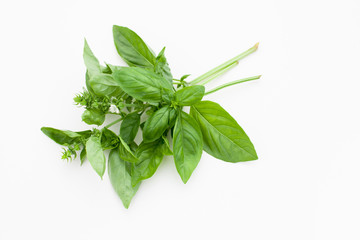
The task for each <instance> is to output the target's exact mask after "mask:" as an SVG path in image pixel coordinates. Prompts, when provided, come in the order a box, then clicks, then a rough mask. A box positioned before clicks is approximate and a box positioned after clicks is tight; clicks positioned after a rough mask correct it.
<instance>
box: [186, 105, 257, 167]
mask: <svg viewBox="0 0 360 240" xmlns="http://www.w3.org/2000/svg"><path fill="white" fill-rule="evenodd" d="M190 114H191V115H192V116H193V117H194V118H195V119H196V121H197V122H198V123H199V126H200V129H201V132H202V134H203V139H204V150H205V151H206V152H207V153H209V154H210V155H212V156H214V157H216V158H218V159H221V160H224V161H226V162H243V161H251V160H256V159H257V158H258V157H257V155H256V151H255V148H254V145H253V144H252V143H251V141H250V139H249V137H248V136H247V135H246V133H245V132H244V130H243V129H242V128H241V127H240V126H239V124H238V123H237V122H236V120H235V119H234V118H233V117H231V115H230V114H229V113H228V112H226V111H225V110H224V109H223V108H222V107H221V106H220V105H219V104H217V103H214V102H211V101H202V102H200V103H198V104H196V105H194V106H192V107H191V109H190Z"/></svg>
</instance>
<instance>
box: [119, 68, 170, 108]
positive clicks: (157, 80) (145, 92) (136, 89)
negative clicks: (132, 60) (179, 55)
mask: <svg viewBox="0 0 360 240" xmlns="http://www.w3.org/2000/svg"><path fill="white" fill-rule="evenodd" d="M113 76H114V79H115V80H116V81H117V82H118V83H119V85H120V87H121V89H122V90H123V91H125V92H126V93H127V94H129V95H130V96H132V97H134V98H136V99H137V100H140V101H144V102H149V103H152V104H157V103H159V102H161V100H162V95H163V93H164V92H170V93H171V94H172V92H173V87H172V85H171V84H170V83H169V82H168V81H167V80H166V79H165V78H163V77H161V76H159V75H157V74H156V73H154V72H152V71H150V70H147V69H143V68H135V67H128V68H122V69H121V70H116V71H115V72H114V73H113Z"/></svg>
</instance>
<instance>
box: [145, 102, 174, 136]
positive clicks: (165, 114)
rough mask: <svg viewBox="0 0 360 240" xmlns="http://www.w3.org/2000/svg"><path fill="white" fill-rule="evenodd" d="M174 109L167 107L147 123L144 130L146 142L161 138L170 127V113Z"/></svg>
mask: <svg viewBox="0 0 360 240" xmlns="http://www.w3.org/2000/svg"><path fill="white" fill-rule="evenodd" d="M171 111H172V108H171V107H170V106H169V105H166V106H164V107H162V108H160V109H159V110H157V111H156V112H154V113H153V114H152V115H151V116H150V117H149V119H148V120H147V121H146V122H145V126H144V129H143V139H144V142H152V141H155V140H156V139H158V138H160V137H161V135H162V134H163V133H164V132H165V130H166V129H167V128H168V127H169V119H170V112H171Z"/></svg>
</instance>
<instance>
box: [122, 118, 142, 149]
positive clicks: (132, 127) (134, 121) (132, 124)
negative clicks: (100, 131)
mask: <svg viewBox="0 0 360 240" xmlns="http://www.w3.org/2000/svg"><path fill="white" fill-rule="evenodd" d="M139 126H140V114H138V113H136V112H133V113H130V114H128V115H126V117H125V118H124V120H123V121H122V123H121V126H120V136H121V138H122V139H123V140H124V141H125V142H126V143H127V144H130V143H131V142H132V141H134V139H135V137H136V134H137V132H138V131H139Z"/></svg>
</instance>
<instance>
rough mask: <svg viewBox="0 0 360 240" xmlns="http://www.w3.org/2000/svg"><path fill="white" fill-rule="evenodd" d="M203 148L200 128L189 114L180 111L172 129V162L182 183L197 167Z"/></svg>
mask: <svg viewBox="0 0 360 240" xmlns="http://www.w3.org/2000/svg"><path fill="white" fill-rule="evenodd" d="M202 148H203V141H202V136H201V131H200V128H199V126H198V124H197V122H196V121H195V120H194V118H193V117H191V116H190V115H189V114H187V113H185V112H183V111H181V112H180V114H179V116H178V118H177V120H176V123H175V129H174V147H173V150H174V160H175V166H176V169H177V171H178V173H179V175H180V177H181V179H182V181H183V182H184V183H186V182H187V181H188V180H189V178H190V176H191V174H192V172H193V171H194V170H195V168H196V166H197V165H198V163H199V161H200V158H201V154H202Z"/></svg>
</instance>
